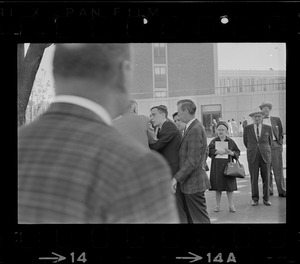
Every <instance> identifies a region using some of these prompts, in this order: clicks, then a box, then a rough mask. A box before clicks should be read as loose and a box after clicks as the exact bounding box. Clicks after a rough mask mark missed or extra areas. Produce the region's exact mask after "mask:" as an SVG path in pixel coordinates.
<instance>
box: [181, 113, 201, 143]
mask: <svg viewBox="0 0 300 264" xmlns="http://www.w3.org/2000/svg"><path fill="white" fill-rule="evenodd" d="M197 121H198V119H197V118H196V119H195V120H194V121H193V122H192V123H191V124H190V126H189V127H188V129H187V130H186V131H185V132H184V135H183V137H182V138H181V141H180V144H181V143H182V141H183V140H184V138H185V137H186V135H187V134H188V133H189V131H190V130H191V128H192V127H193V126H194V125H195V124H196V122H197Z"/></svg>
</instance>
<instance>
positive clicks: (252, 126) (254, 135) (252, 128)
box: [250, 123, 257, 141]
mask: <svg viewBox="0 0 300 264" xmlns="http://www.w3.org/2000/svg"><path fill="white" fill-rule="evenodd" d="M254 129H255V125H254V123H253V124H251V129H250V130H251V133H252V135H253V137H254V138H255V139H256V141H257V136H256V133H255V131H254Z"/></svg>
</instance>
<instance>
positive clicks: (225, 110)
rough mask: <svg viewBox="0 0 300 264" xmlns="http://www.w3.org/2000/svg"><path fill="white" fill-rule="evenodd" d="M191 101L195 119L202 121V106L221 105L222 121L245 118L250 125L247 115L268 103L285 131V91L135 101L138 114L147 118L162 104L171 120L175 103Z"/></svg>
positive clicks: (175, 109)
mask: <svg viewBox="0 0 300 264" xmlns="http://www.w3.org/2000/svg"><path fill="white" fill-rule="evenodd" d="M186 98H189V99H192V100H193V101H194V102H195V104H196V106H197V111H196V117H197V118H198V119H199V120H200V121H201V122H203V120H202V112H201V109H202V106H207V105H216V104H217V105H218V104H220V105H221V109H222V110H221V116H222V119H223V120H225V121H227V120H229V119H230V120H231V119H232V118H234V119H235V120H236V121H237V122H239V121H243V117H246V119H247V120H248V123H249V124H251V123H252V122H253V121H252V118H251V117H249V114H250V113H252V112H254V111H260V109H259V107H258V106H259V105H260V104H261V103H262V102H270V103H272V105H273V108H272V111H271V115H273V116H278V117H280V119H281V122H282V125H283V128H284V132H285V131H286V130H285V128H286V93H285V91H269V92H260V93H244V94H225V95H198V96H188V97H186V96H184V97H177V98H167V99H151V100H146V99H141V100H137V102H138V105H139V114H143V115H146V116H149V114H150V108H151V107H153V106H155V105H159V104H164V105H166V106H167V108H168V111H169V118H171V119H172V114H173V113H174V112H176V111H177V102H178V101H179V100H181V99H186Z"/></svg>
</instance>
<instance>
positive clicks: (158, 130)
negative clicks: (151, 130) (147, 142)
mask: <svg viewBox="0 0 300 264" xmlns="http://www.w3.org/2000/svg"><path fill="white" fill-rule="evenodd" d="M159 132H160V128H158V129H157V134H156V137H158V135H159Z"/></svg>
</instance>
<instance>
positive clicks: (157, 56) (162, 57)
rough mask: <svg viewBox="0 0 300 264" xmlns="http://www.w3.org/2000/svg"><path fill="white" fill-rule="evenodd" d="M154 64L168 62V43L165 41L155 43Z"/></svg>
mask: <svg viewBox="0 0 300 264" xmlns="http://www.w3.org/2000/svg"><path fill="white" fill-rule="evenodd" d="M153 50H154V64H165V63H166V44H165V43H154V44H153Z"/></svg>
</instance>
